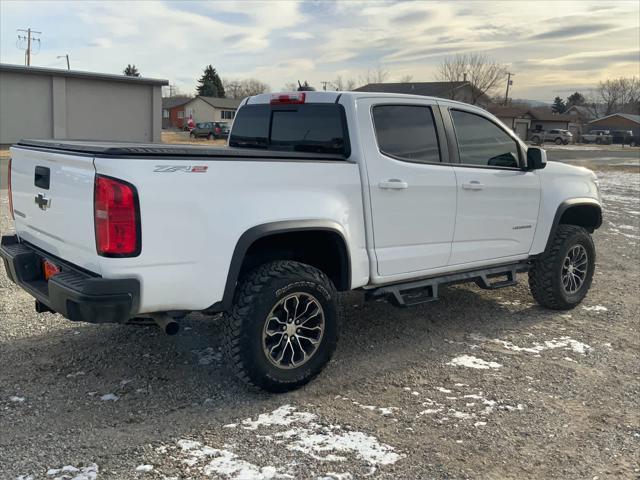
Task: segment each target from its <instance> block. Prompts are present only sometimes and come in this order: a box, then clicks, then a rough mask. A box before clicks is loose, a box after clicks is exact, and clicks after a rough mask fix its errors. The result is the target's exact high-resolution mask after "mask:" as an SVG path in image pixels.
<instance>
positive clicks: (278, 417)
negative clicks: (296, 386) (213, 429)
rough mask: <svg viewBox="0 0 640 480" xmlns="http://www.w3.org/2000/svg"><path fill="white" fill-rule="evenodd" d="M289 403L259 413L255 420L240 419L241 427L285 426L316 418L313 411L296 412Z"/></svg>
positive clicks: (254, 428) (252, 428) (251, 428)
mask: <svg viewBox="0 0 640 480" xmlns="http://www.w3.org/2000/svg"><path fill="white" fill-rule="evenodd" d="M295 410H296V409H295V408H294V407H292V406H291V405H283V406H282V407H280V408H277V409H276V410H274V411H273V412H271V413H261V414H260V415H258V418H257V419H256V420H251V419H250V418H247V419H246V420H243V421H242V425H244V426H243V427H242V428H244V429H246V430H257V429H258V427H269V426H272V425H281V426H287V425H291V424H292V423H309V422H311V421H312V420H314V419H315V418H316V415H314V414H313V413H307V412H296V411H295Z"/></svg>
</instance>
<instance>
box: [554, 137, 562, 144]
mask: <svg viewBox="0 0 640 480" xmlns="http://www.w3.org/2000/svg"><path fill="white" fill-rule="evenodd" d="M554 143H555V144H556V145H562V144H563V143H564V142H563V141H562V139H561V138H560V137H558V138H556V140H555V142H554Z"/></svg>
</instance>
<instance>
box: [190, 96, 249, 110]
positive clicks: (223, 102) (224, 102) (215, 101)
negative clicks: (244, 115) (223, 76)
mask: <svg viewBox="0 0 640 480" xmlns="http://www.w3.org/2000/svg"><path fill="white" fill-rule="evenodd" d="M196 98H199V99H200V100H202V101H203V102H206V103H208V104H209V105H211V106H212V107H215V108H238V107H239V106H240V103H241V102H242V100H243V99H241V98H220V97H203V96H201V95H198V96H197V97H196ZM192 100H195V98H194V99H192Z"/></svg>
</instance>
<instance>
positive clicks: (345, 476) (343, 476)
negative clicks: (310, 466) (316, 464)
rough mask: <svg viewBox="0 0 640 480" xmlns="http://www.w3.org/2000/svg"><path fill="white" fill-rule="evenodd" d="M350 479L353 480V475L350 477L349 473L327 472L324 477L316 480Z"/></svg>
mask: <svg viewBox="0 0 640 480" xmlns="http://www.w3.org/2000/svg"><path fill="white" fill-rule="evenodd" d="M352 479H353V475H351V474H350V473H349V472H345V473H334V472H327V474H326V475H325V476H324V477H318V480H352Z"/></svg>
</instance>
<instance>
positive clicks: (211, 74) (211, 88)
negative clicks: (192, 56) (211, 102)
mask: <svg viewBox="0 0 640 480" xmlns="http://www.w3.org/2000/svg"><path fill="white" fill-rule="evenodd" d="M196 90H197V91H198V95H202V96H203V97H224V96H225V92H224V86H223V85H222V80H221V79H220V76H219V75H218V72H216V69H215V68H213V67H212V66H211V65H209V66H207V67H206V68H205V69H204V73H203V74H202V77H200V80H198V85H197V86H196Z"/></svg>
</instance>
